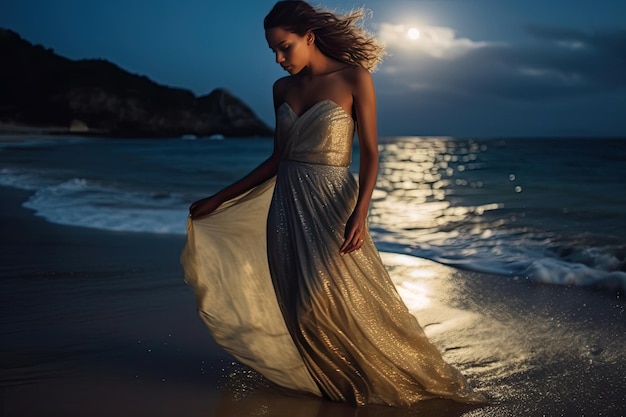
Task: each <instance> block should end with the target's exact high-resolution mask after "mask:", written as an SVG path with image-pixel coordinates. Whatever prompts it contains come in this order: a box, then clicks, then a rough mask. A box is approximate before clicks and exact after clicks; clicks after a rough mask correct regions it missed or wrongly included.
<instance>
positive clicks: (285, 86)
mask: <svg viewBox="0 0 626 417" xmlns="http://www.w3.org/2000/svg"><path fill="white" fill-rule="evenodd" d="M291 78H292V77H291V76H287V77H283V78H279V79H278V80H276V81H275V82H274V86H273V88H272V92H273V95H274V107H278V106H280V105H281V104H282V103H283V102H284V101H285V95H286V94H287V91H288V90H289V87H290V86H291V83H292V82H293V80H292V79H291Z"/></svg>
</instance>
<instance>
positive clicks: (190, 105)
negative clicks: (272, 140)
mask: <svg viewBox="0 0 626 417" xmlns="http://www.w3.org/2000/svg"><path fill="white" fill-rule="evenodd" d="M0 59H1V62H2V64H0V123H3V124H5V125H13V126H30V127H40V128H41V129H42V130H43V131H45V130H46V129H47V128H50V127H51V126H53V127H56V129H48V130H50V131H69V130H70V127H72V129H71V130H74V131H80V133H81V134H97V135H105V136H117V137H120V136H124V137H167V136H170V137H171V136H180V135H196V136H209V135H214V134H221V135H224V136H271V135H272V134H273V131H272V129H271V128H270V127H269V126H267V125H266V124H265V123H264V122H263V121H261V120H260V119H259V118H258V117H257V116H256V115H255V114H254V112H253V111H252V110H251V109H250V108H249V107H248V106H247V105H246V104H244V103H243V102H242V101H241V100H239V99H238V98H237V97H235V96H234V95H232V94H230V93H229V92H228V91H227V90H225V89H215V90H213V91H212V92H211V93H210V94H208V95H204V96H198V97H197V96H195V95H194V94H193V93H192V92H191V91H189V90H184V89H180V88H171V87H166V86H162V85H159V84H157V83H155V82H154V81H152V80H150V79H149V78H148V77H146V76H142V75H135V74H131V73H129V72H127V71H125V70H123V69H122V68H120V67H118V66H117V65H115V64H113V63H111V62H109V61H106V60H102V59H88V60H76V61H74V60H71V59H68V58H65V57H62V56H59V55H57V54H55V53H54V51H53V50H52V49H46V48H44V47H43V46H41V45H32V44H31V43H30V42H28V41H26V40H24V39H22V38H21V37H20V36H19V35H18V34H17V33H15V32H13V31H10V30H6V29H2V28H0ZM59 128H60V129H59Z"/></svg>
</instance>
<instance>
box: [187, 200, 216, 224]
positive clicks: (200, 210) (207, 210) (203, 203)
mask: <svg viewBox="0 0 626 417" xmlns="http://www.w3.org/2000/svg"><path fill="white" fill-rule="evenodd" d="M220 204H222V202H221V201H219V200H218V199H217V198H216V197H215V196H210V197H206V198H203V199H202V200H198V201H196V202H194V203H193V204H192V205H191V206H189V217H191V218H192V219H198V218H200V217H204V216H208V215H209V214H211V213H213V212H214V211H215V210H216V209H217V208H218V207H219V206H220Z"/></svg>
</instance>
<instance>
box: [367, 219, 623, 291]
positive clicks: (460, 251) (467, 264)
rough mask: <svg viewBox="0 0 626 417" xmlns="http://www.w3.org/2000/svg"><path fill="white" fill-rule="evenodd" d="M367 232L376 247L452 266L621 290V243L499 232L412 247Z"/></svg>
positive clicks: (401, 240)
mask: <svg viewBox="0 0 626 417" xmlns="http://www.w3.org/2000/svg"><path fill="white" fill-rule="evenodd" d="M372 234H373V236H374V239H375V241H376V242H377V246H378V247H379V249H380V250H384V251H389V252H396V253H403V254H408V255H412V256H416V257H419V258H424V259H429V260H432V261H435V262H437V263H440V264H443V265H448V266H451V267H454V268H457V269H463V270H468V271H474V272H480V273H488V274H494V275H500V276H506V277H511V278H515V279H524V280H527V281H529V282H535V283H541V284H550V285H562V286H575V287H586V288H593V289H603V290H610V291H618V292H620V291H621V292H624V291H626V245H624V244H623V243H621V242H616V241H610V242H604V241H598V239H591V238H589V237H586V239H582V238H579V239H572V238H571V237H570V238H565V237H564V236H558V235H549V236H546V235H543V234H538V233H533V232H530V231H527V232H526V233H519V232H514V233H513V232H511V231H502V232H500V233H498V234H497V235H491V236H489V237H485V236H484V235H481V237H480V238H476V239H475V238H473V237H471V236H469V237H468V236H454V237H451V238H450V239H447V240H446V241H438V242H437V243H433V244H431V243H428V242H423V241H422V242H420V243H419V244H417V245H416V244H409V241H408V240H407V239H406V238H404V237H399V235H398V234H397V233H393V234H389V233H387V231H385V230H384V229H374V230H373V231H372ZM422 240H423V239H422ZM572 241H575V243H571V242H572Z"/></svg>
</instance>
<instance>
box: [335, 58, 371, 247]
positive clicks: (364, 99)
mask: <svg viewBox="0 0 626 417" xmlns="http://www.w3.org/2000/svg"><path fill="white" fill-rule="evenodd" d="M352 95H353V99H354V102H353V103H354V104H353V105H354V110H355V113H356V120H357V132H358V136H359V149H360V154H361V159H360V165H359V195H358V199H357V203H356V206H355V208H354V211H353V213H352V215H351V216H350V218H349V219H348V222H347V224H346V230H345V233H344V236H345V241H344V243H343V245H341V248H340V252H341V254H346V253H350V252H353V251H355V250H357V249H360V248H361V246H363V240H364V239H365V234H366V232H367V227H366V222H367V214H368V211H369V205H370V201H371V199H372V192H373V191H374V187H375V186H376V178H377V176H378V133H377V125H376V91H375V89H374V81H373V79H372V75H371V74H370V73H369V72H368V71H367V70H365V69H363V68H360V67H359V68H357V69H356V70H355V71H354V78H353V93H352Z"/></svg>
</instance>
